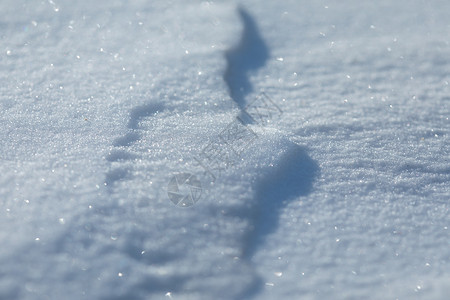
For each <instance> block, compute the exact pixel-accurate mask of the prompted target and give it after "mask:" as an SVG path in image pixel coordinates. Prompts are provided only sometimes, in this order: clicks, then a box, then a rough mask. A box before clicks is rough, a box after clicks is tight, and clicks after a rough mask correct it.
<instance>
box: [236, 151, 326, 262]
mask: <svg viewBox="0 0 450 300" xmlns="http://www.w3.org/2000/svg"><path fill="white" fill-rule="evenodd" d="M318 173H319V167H318V165H317V163H316V162H315V161H313V160H312V159H311V158H310V157H309V156H308V154H307V153H306V151H305V150H304V149H303V148H302V147H300V146H298V145H296V144H294V145H293V146H292V147H291V148H290V149H289V150H288V151H287V152H286V153H285V154H284V155H283V157H282V158H281V160H280V161H279V162H278V163H277V165H276V166H275V167H274V168H273V169H269V170H268V171H267V172H266V173H265V175H264V176H263V177H262V178H260V180H258V182H257V183H256V185H255V198H256V200H257V211H256V214H255V217H254V230H253V231H252V232H250V234H249V237H248V239H247V247H246V248H245V249H244V253H243V256H244V257H246V258H251V257H252V256H253V254H254V253H255V252H256V250H258V248H260V247H262V246H263V244H264V242H265V239H266V237H267V236H268V235H269V234H270V233H272V232H274V231H275V230H276V229H277V227H278V222H279V215H280V210H281V209H282V208H283V207H284V206H285V205H286V204H287V203H288V201H291V200H294V199H296V198H298V197H300V196H305V195H308V194H309V193H310V192H311V188H312V184H313V182H314V180H315V178H316V177H317V175H318Z"/></svg>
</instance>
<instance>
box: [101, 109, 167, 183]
mask: <svg viewBox="0 0 450 300" xmlns="http://www.w3.org/2000/svg"><path fill="white" fill-rule="evenodd" d="M162 110H164V105H162V104H160V103H150V104H146V105H141V106H137V107H135V108H133V109H132V110H131V112H130V118H129V120H128V124H127V127H128V130H129V132H127V133H126V134H125V135H124V136H121V137H119V138H117V139H116V140H115V141H114V142H113V146H114V147H115V149H113V150H111V152H110V153H109V154H108V155H107V156H106V160H107V161H109V162H111V163H115V162H123V161H128V160H134V159H137V158H139V156H137V155H136V154H134V153H132V152H131V151H129V150H128V149H126V148H128V147H129V146H131V145H133V144H134V143H136V142H137V141H139V140H140V139H141V134H140V132H139V130H140V128H139V124H140V122H141V121H142V119H144V118H147V117H150V116H153V115H155V114H157V113H158V112H160V111H162ZM130 173H131V167H130V166H129V165H124V164H123V163H122V164H121V165H120V166H119V167H117V168H114V169H111V170H110V171H108V172H107V173H106V176H105V184H106V186H107V187H111V186H113V185H114V183H115V182H117V181H119V180H123V179H125V178H128V177H129V176H130Z"/></svg>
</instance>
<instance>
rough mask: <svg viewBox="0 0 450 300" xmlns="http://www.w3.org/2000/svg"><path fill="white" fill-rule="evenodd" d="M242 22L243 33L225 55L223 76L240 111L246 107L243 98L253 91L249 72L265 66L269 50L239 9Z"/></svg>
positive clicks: (251, 19)
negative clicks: (225, 62)
mask: <svg viewBox="0 0 450 300" xmlns="http://www.w3.org/2000/svg"><path fill="white" fill-rule="evenodd" d="M239 15H240V17H241V20H242V22H243V25H244V26H243V27H244V28H243V32H242V36H241V40H240V42H239V44H238V45H237V46H236V47H235V48H232V49H230V50H228V51H227V52H226V53H225V58H226V60H227V64H228V65H227V68H226V70H225V74H224V76H223V78H224V80H225V82H226V84H227V86H228V89H229V92H230V96H231V98H232V99H233V100H234V102H236V104H237V105H238V107H239V108H240V109H244V107H245V105H246V101H245V97H246V95H248V94H249V93H251V92H252V91H253V86H252V84H251V83H250V80H249V78H248V76H249V72H251V71H254V70H257V69H259V68H261V67H262V66H264V65H265V64H266V61H267V59H268V58H269V49H268V48H267V46H266V44H265V43H264V40H263V39H262V37H261V35H260V33H259V30H258V27H257V26H256V23H255V21H254V20H253V18H252V17H251V16H250V15H249V14H248V13H247V12H246V11H245V10H244V9H243V8H239Z"/></svg>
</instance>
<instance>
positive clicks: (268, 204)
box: [105, 8, 318, 299]
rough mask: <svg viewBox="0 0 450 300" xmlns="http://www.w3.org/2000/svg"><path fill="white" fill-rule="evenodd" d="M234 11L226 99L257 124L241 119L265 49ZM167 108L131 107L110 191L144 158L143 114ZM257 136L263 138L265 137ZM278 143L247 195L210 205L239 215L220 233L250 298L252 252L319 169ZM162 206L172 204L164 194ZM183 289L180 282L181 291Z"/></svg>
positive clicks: (116, 145)
mask: <svg viewBox="0 0 450 300" xmlns="http://www.w3.org/2000/svg"><path fill="white" fill-rule="evenodd" d="M238 12H239V16H240V19H241V21H242V23H243V29H242V34H241V37H240V40H239V42H238V44H237V45H236V46H234V47H232V48H231V49H230V50H228V51H226V53H225V59H226V62H227V65H226V69H225V72H224V74H223V80H224V81H225V83H226V85H227V87H228V90H229V95H230V97H231V99H232V100H233V101H234V102H235V103H236V105H237V106H238V107H239V109H240V111H241V115H240V117H241V118H240V119H241V120H242V122H243V124H244V125H248V124H252V123H253V124H254V125H256V124H255V122H254V120H252V119H251V118H250V119H249V118H244V117H243V115H244V114H245V113H246V112H245V109H246V107H247V105H249V104H250V103H251V100H252V99H248V98H249V97H250V96H252V95H254V94H255V90H257V89H256V88H255V87H254V85H253V84H252V81H251V76H252V75H253V74H254V73H255V72H257V71H258V69H260V68H262V67H264V66H265V65H266V63H267V60H268V59H269V57H270V52H269V47H268V46H267V45H266V43H265V41H264V39H263V38H262V36H261V34H260V32H259V29H258V26H257V25H256V22H255V20H254V19H253V17H252V16H251V15H250V14H249V13H248V12H247V11H246V10H245V9H243V8H239V10H238ZM256 92H257V91H256ZM166 109H167V108H166V107H165V105H164V104H161V103H150V104H146V105H140V106H136V107H135V108H133V109H132V110H131V112H130V114H129V119H128V123H127V132H126V133H125V134H124V135H123V136H121V137H119V138H117V139H116V140H115V141H114V142H113V149H112V150H111V151H110V153H109V154H108V155H107V157H106V160H107V161H108V162H109V163H110V164H111V169H110V170H109V171H108V172H107V173H106V175H105V184H106V187H107V190H108V191H109V192H111V193H114V187H115V185H116V184H117V183H118V182H120V181H124V180H132V178H133V170H134V168H135V164H136V163H137V161H138V160H139V159H143V160H145V159H146V158H145V157H143V155H144V154H145V153H144V154H142V153H141V154H137V153H139V152H134V151H133V147H135V146H136V144H137V143H139V141H140V140H142V138H143V134H145V133H144V130H148V129H149V128H142V126H144V125H142V123H143V121H144V119H146V118H152V117H156V118H158V113H159V112H162V111H164V110H166ZM259 139H264V136H261V137H259ZM280 145H282V147H284V148H286V149H283V151H284V152H283V154H282V155H281V156H279V157H278V159H277V161H275V162H273V166H271V167H269V168H262V169H261V170H260V171H261V174H259V175H257V174H254V175H255V178H256V181H255V182H253V183H252V184H251V186H249V187H251V189H252V191H253V195H252V196H250V197H251V198H250V199H249V198H245V197H244V198H242V199H239V202H238V204H233V205H232V206H231V207H227V204H225V206H223V205H222V204H215V205H216V207H215V208H213V209H214V210H217V211H221V210H222V211H224V210H228V211H227V212H226V213H225V214H224V215H223V216H220V217H221V218H224V221H225V222H228V223H232V222H235V221H236V220H239V221H238V222H240V223H241V224H246V225H243V228H244V227H245V228H246V229H244V230H243V231H241V232H236V233H234V235H233V236H229V235H227V236H226V237H222V239H226V240H228V242H227V244H233V245H236V246H235V248H236V249H235V250H236V254H237V255H238V256H239V257H240V258H241V259H242V261H241V263H243V264H244V265H248V268H247V269H246V268H244V269H245V270H246V271H244V272H247V273H249V274H250V275H249V276H250V277H252V278H253V279H252V280H251V282H252V283H251V284H250V285H249V286H248V287H246V288H245V289H244V290H243V291H241V292H240V293H239V295H240V297H244V298H246V299H249V298H253V297H255V296H256V295H257V294H258V293H259V292H260V291H261V289H262V288H263V287H264V280H263V279H262V278H261V277H259V276H258V275H257V274H256V273H255V266H254V265H253V263H252V261H251V259H252V257H253V255H254V253H255V252H257V251H259V250H260V249H261V248H263V247H264V243H265V241H266V237H267V236H268V235H269V234H271V233H273V232H275V231H276V228H277V227H278V222H279V217H280V214H281V213H282V209H283V207H284V206H285V205H286V204H287V203H288V202H289V201H290V200H293V199H296V198H298V197H299V196H304V195H307V194H308V193H309V192H310V191H311V187H312V183H313V181H314V179H315V177H316V175H317V173H318V166H317V164H316V163H315V162H314V161H313V160H311V158H309V156H308V154H307V152H306V151H305V149H303V148H302V147H300V146H298V145H297V144H295V143H293V142H291V141H289V140H288V139H287V138H283V137H282V138H281V143H280ZM269 150H270V149H269ZM250 151H252V150H250ZM259 152H261V151H259ZM259 157H261V158H262V159H269V158H267V157H266V158H265V151H264V150H262V152H261V153H260V155H259ZM249 170H250V169H249ZM242 172H245V173H248V170H245V169H243V170H242ZM258 173H259V171H258ZM200 201H202V200H200ZM167 205H172V204H171V203H170V201H169V199H167ZM174 209H179V208H174ZM193 209H195V207H194V208H193ZM216 213H217V212H216ZM217 234H220V232H219V233H217ZM212 237H213V238H214V237H215V236H212ZM208 239H211V237H208ZM229 239H234V241H229ZM220 243H222V242H220ZM220 243H219V244H220ZM217 247H220V245H218V246H217ZM228 247H232V246H228ZM233 247H234V246H233ZM222 259H223V258H222ZM242 268H243V267H242V266H239V267H238V266H236V271H235V272H236V273H242V272H243V271H242ZM182 289H183V288H182V287H180V291H181V290H182Z"/></svg>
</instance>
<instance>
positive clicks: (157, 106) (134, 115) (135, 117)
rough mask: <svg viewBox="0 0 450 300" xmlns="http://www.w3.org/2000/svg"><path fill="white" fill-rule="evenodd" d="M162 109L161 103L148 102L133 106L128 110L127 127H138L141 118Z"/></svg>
mask: <svg viewBox="0 0 450 300" xmlns="http://www.w3.org/2000/svg"><path fill="white" fill-rule="evenodd" d="M163 109H164V106H163V105H162V104H161V103H150V104H145V105H141V106H137V107H135V108H133V109H132V110H131V112H130V120H129V121H128V128H130V129H138V127H139V123H140V122H141V120H142V119H143V118H145V117H149V116H151V115H155V114H157V113H158V112H160V111H162V110H163Z"/></svg>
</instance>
